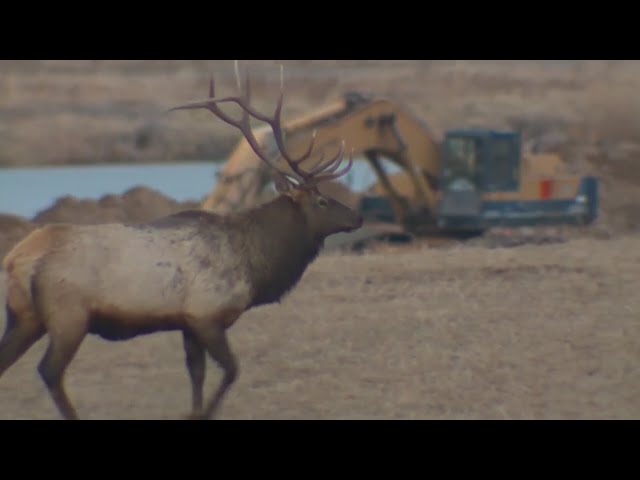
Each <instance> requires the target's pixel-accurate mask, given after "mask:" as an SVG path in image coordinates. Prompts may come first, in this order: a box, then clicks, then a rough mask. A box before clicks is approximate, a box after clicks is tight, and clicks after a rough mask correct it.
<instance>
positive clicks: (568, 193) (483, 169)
mask: <svg viewBox="0 0 640 480" xmlns="http://www.w3.org/2000/svg"><path fill="white" fill-rule="evenodd" d="M440 158H441V164H440V185H441V190H440V198H439V202H438V205H437V219H438V226H439V227H440V228H444V229H446V230H450V231H456V230H457V231H473V230H475V229H477V230H483V229H486V228H488V227H491V226H521V225H534V224H553V223H572V224H587V223H590V222H592V221H593V220H594V219H595V217H596V216H597V199H598V192H597V179H596V178H594V177H590V176H588V177H578V176H575V175H569V174H563V173H555V172H554V173H549V169H548V168H545V166H544V162H545V159H544V158H535V156H534V157H529V158H528V159H527V160H526V161H527V165H529V167H528V169H526V171H525V170H524V167H523V165H524V164H525V158H524V156H523V154H522V151H521V136H520V134H519V133H518V132H514V131H496V130H488V129H465V130H452V131H449V132H448V133H447V134H446V135H445V139H444V141H443V142H442V145H441V152H440ZM546 160H548V159H546Z"/></svg>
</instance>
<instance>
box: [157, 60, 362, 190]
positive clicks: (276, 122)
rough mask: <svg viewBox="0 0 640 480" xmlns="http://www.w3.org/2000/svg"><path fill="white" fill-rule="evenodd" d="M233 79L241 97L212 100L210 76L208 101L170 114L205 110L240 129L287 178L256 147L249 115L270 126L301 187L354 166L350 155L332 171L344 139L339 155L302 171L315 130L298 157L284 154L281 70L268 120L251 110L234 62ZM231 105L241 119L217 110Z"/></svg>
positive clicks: (247, 86) (247, 85)
mask: <svg viewBox="0 0 640 480" xmlns="http://www.w3.org/2000/svg"><path fill="white" fill-rule="evenodd" d="M236 79H237V81H238V89H239V90H240V94H241V96H238V97H224V98H215V82H214V79H213V76H212V77H211V80H210V81H209V99H208V100H204V101H201V102H193V103H187V104H184V105H180V106H177V107H173V108H171V109H170V110H169V111H173V110H185V109H196V108H206V109H207V110H209V111H210V112H211V113H213V114H214V115H215V116H216V117H218V118H220V119H221V120H222V121H224V122H226V123H228V124H230V125H233V126H234V127H236V128H238V129H240V131H241V132H242V134H243V135H244V137H245V138H246V139H247V142H248V143H249V145H250V146H251V148H252V149H253V151H254V152H255V153H256V155H258V157H259V158H261V159H262V160H263V161H265V162H266V163H267V164H268V165H269V166H270V167H271V168H273V169H274V170H277V171H278V172H280V173H281V174H283V175H285V176H286V175H290V174H289V172H285V171H283V170H281V169H280V168H278V166H277V165H275V164H274V163H273V162H272V161H271V160H270V159H269V157H268V156H267V155H266V154H265V152H263V151H262V150H261V148H260V145H259V144H258V141H257V140H256V138H255V136H254V135H253V131H252V130H251V126H250V124H249V119H250V116H251V117H254V118H255V119H257V120H260V121H262V122H265V123H267V124H269V126H270V127H271V130H272V131H273V136H274V139H275V141H276V145H277V146H278V150H279V151H280V154H281V155H282V157H283V158H284V159H285V160H286V162H287V163H288V164H289V167H291V170H292V171H293V172H294V173H295V174H296V175H298V177H300V180H301V185H300V187H312V186H315V185H317V184H318V183H320V182H324V181H327V180H333V179H335V178H338V177H340V176H342V175H344V174H345V173H347V172H348V171H349V170H350V169H351V166H352V165H353V158H352V156H350V158H349V163H348V165H347V166H346V167H344V168H343V169H341V170H339V171H338V172H335V170H336V169H337V168H338V167H339V166H340V164H341V163H342V159H343V153H344V140H343V141H342V144H341V146H340V149H339V150H338V153H337V154H336V155H335V156H334V157H332V158H330V159H329V160H327V161H326V162H323V159H324V154H322V155H321V156H320V159H319V160H318V161H317V162H316V163H315V165H314V166H313V167H312V168H311V169H310V170H303V169H302V168H301V166H300V164H301V163H302V162H303V161H304V160H306V159H308V158H309V156H310V155H311V152H312V150H313V146H314V143H315V138H316V131H315V130H314V131H313V136H312V138H311V143H310V144H309V147H308V148H307V150H306V152H305V153H304V154H303V155H302V156H301V157H299V158H296V159H294V158H292V157H291V156H290V155H289V154H288V153H287V150H286V148H285V142H284V135H283V131H282V119H281V114H282V102H283V99H284V81H283V76H282V67H281V70H280V95H279V98H278V103H277V106H276V110H275V113H274V114H273V116H272V117H268V116H266V115H264V114H262V113H260V112H258V111H256V110H254V109H253V107H251V105H250V100H251V85H250V83H249V75H248V74H247V75H246V77H245V92H244V94H243V92H242V88H241V82H240V75H239V73H238V70H237V63H236ZM230 102H231V103H235V104H237V105H238V106H239V107H240V108H242V118H241V119H240V120H235V119H233V118H231V117H229V116H228V115H227V114H226V113H224V112H223V111H222V110H220V108H219V107H218V104H219V103H230ZM352 155H353V152H352ZM333 172H335V173H333ZM321 173H324V174H322V175H320V174H321Z"/></svg>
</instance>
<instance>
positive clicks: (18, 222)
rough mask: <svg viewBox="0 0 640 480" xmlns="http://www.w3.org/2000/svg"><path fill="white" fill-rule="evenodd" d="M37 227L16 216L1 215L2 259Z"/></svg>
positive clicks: (0, 253)
mask: <svg viewBox="0 0 640 480" xmlns="http://www.w3.org/2000/svg"><path fill="white" fill-rule="evenodd" d="M34 228H36V225H35V224H34V223H32V222H30V221H29V220H27V219H25V218H22V217H18V216H15V215H6V214H0V259H2V258H4V256H5V254H6V253H7V252H8V251H9V250H10V249H11V247H13V246H14V245H15V244H16V243H18V242H19V241H20V240H21V239H22V238H24V237H25V236H26V235H27V234H28V233H29V232H31V231H32V230H33V229H34Z"/></svg>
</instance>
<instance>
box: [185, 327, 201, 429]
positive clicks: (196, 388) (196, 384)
mask: <svg viewBox="0 0 640 480" xmlns="http://www.w3.org/2000/svg"><path fill="white" fill-rule="evenodd" d="M182 338H183V342H184V351H185V354H186V362H187V369H188V370H189V378H190V379H191V402H192V403H191V409H192V410H191V415H192V416H197V415H198V414H199V413H200V412H201V411H202V388H203V385H204V377H205V368H206V367H205V351H204V347H203V346H202V345H201V344H200V343H199V342H198V339H197V338H196V336H195V335H193V333H191V332H190V331H189V330H185V331H184V332H183V333H182Z"/></svg>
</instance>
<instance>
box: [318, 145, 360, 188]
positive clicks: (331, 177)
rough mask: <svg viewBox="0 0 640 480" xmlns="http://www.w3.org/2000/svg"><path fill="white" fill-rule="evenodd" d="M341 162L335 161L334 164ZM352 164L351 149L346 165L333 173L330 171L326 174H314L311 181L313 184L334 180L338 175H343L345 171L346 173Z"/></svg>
mask: <svg viewBox="0 0 640 480" xmlns="http://www.w3.org/2000/svg"><path fill="white" fill-rule="evenodd" d="M340 163H341V162H338V163H336V165H340ZM352 166H353V150H351V154H350V155H349V163H348V164H347V166H346V167H344V168H343V169H342V170H338V171H337V172H335V173H331V174H328V175H320V176H315V177H313V183H314V185H316V184H318V183H320V182H326V181H328V180H334V179H336V178H338V177H341V176H342V175H344V174H345V173H347V172H348V171H349V170H351V167H352Z"/></svg>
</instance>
